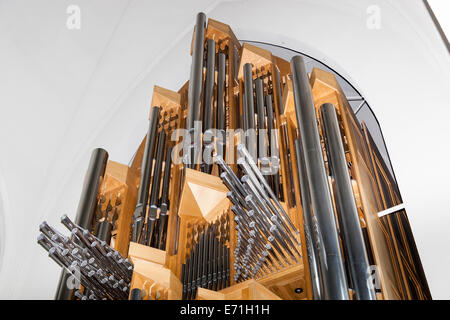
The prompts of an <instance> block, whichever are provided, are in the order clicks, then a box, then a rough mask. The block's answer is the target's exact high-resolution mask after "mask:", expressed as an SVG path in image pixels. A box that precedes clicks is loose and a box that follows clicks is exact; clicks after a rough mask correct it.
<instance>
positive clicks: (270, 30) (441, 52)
mask: <svg viewBox="0 0 450 320" xmlns="http://www.w3.org/2000/svg"><path fill="white" fill-rule="evenodd" d="M75 2H76V4H77V5H78V6H79V7H80V9H81V29H80V30H68V29H67V28H66V19H67V17H68V15H67V13H66V9H67V7H68V6H69V5H71V4H74V1H66V0H63V1H57V2H55V1H48V2H44V1H40V2H39V3H38V2H36V3H35V2H32V3H30V2H27V3H24V2H19V1H3V2H0V39H2V41H0V70H2V73H0V106H1V110H2V117H0V146H1V149H0V150H1V156H0V172H2V173H3V179H2V183H3V185H4V189H3V188H2V189H0V190H1V191H3V190H5V191H4V192H7V194H8V206H4V210H5V212H4V214H5V217H4V218H5V219H4V221H5V223H6V226H5V228H6V233H5V234H4V235H2V236H4V237H2V238H0V239H1V240H2V241H4V243H5V247H4V254H3V257H2V260H3V263H2V265H1V269H0V298H4V299H9V298H15V299H22V298H34V299H51V298H53V295H54V292H55V288H56V283H57V280H58V277H59V272H58V267H57V266H56V264H54V263H53V262H52V261H51V260H50V259H49V258H48V257H47V256H46V253H45V252H44V251H43V250H42V249H41V248H40V247H39V246H38V245H37V244H36V237H37V235H38V225H39V223H40V222H41V221H42V220H48V221H49V223H51V224H54V225H59V217H60V216H61V215H62V214H63V213H67V214H69V215H70V216H73V214H74V212H75V209H76V206H77V202H78V198H79V193H80V190H81V185H82V180H83V175H84V172H85V169H86V167H87V163H88V159H89V155H90V152H91V150H92V149H93V148H95V147H103V148H105V149H106V150H108V152H109V154H110V158H111V159H113V160H116V161H120V162H123V163H128V161H129V159H130V158H131V156H132V155H133V153H134V151H135V150H136V148H137V146H138V144H139V142H140V140H141V139H142V137H143V135H144V134H145V132H146V129H147V117H148V112H149V103H150V100H151V96H152V88H153V85H155V84H158V85H160V86H163V87H167V88H169V89H173V90H176V89H178V88H179V87H180V86H181V85H182V84H183V83H184V82H185V81H186V80H187V79H188V77H189V68H190V56H189V46H190V40H191V35H192V28H193V25H194V19H195V15H196V13H197V12H199V11H204V12H205V13H206V14H207V15H208V17H211V18H214V19H217V20H220V21H223V22H225V23H228V24H229V25H230V26H231V27H232V28H233V30H234V31H235V33H236V35H237V37H238V38H239V39H251V40H256V41H264V42H268V43H273V44H277V45H283V46H285V47H288V48H292V49H294V50H298V51H301V52H305V53H307V54H309V55H312V56H314V57H315V58H317V59H320V60H322V61H323V62H325V63H326V64H328V65H330V66H331V67H333V68H334V69H336V70H337V71H338V72H339V73H341V74H342V75H344V76H345V77H346V78H347V79H348V80H350V81H351V82H352V83H353V84H354V85H356V86H357V88H358V90H360V91H361V93H363V94H364V96H365V97H366V98H367V99H368V100H369V101H370V104H371V107H372V109H373V110H374V111H375V113H376V116H377V118H378V120H379V121H380V124H381V128H382V130H383V134H384V137H385V139H386V144H387V148H388V151H389V153H390V156H391V160H392V164H393V167H394V170H395V173H396V176H397V179H398V181H399V185H400V191H401V193H402V195H403V198H404V199H405V202H406V207H407V212H408V214H409V217H410V221H411V224H412V228H413V231H414V235H415V238H416V242H417V246H418V249H419V252H420V255H421V258H422V262H423V265H424V269H425V272H426V274H427V277H428V280H429V284H430V287H431V291H432V294H433V296H434V297H435V298H449V296H448V287H449V286H450V280H449V278H448V277H447V275H446V272H447V270H448V269H449V268H450V256H449V255H448V254H447V253H446V247H447V244H448V243H449V242H450V234H449V233H448V232H447V229H448V227H449V226H450V223H449V222H450V215H449V213H450V212H449V209H448V207H447V206H446V201H445V200H446V198H447V197H448V196H449V194H448V187H447V185H446V184H447V181H448V180H449V178H450V177H449V173H448V170H447V169H446V166H447V160H446V159H447V158H448V156H449V151H448V148H445V146H446V145H448V142H447V140H448V138H449V136H450V135H449V129H448V128H449V126H448V125H447V121H446V117H448V116H449V111H448V109H449V108H448V101H450V93H449V90H448V88H449V84H450V68H449V63H450V61H449V56H448V51H446V49H445V47H444V45H443V43H442V40H441V38H440V37H439V34H438V33H437V32H436V30H435V27H434V25H433V23H432V21H431V19H430V18H429V16H428V14H427V12H426V10H425V8H424V6H423V3H422V1H420V0H401V1H400V0H398V1H387V0H357V1H350V0H341V1H332V0H314V1H313V0H303V1H277V2H275V1H256V0H252V1H216V2H214V3H211V2H209V1H206V0H196V1H189V2H187V1H172V2H168V1H158V2H155V1H137V0H135V1H132V0H131V1H129V0H116V1H109V0H96V1H92V0H78V1H75ZM371 5H376V6H378V8H379V9H380V17H381V29H376V30H372V29H368V28H367V25H366V22H367V18H368V13H367V8H368V7H369V6H371ZM2 197H3V193H2ZM3 199H4V198H3Z"/></svg>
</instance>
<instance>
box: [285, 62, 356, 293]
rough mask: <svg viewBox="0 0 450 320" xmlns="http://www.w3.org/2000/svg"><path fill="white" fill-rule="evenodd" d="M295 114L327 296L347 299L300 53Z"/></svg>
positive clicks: (296, 68)
mask: <svg viewBox="0 0 450 320" xmlns="http://www.w3.org/2000/svg"><path fill="white" fill-rule="evenodd" d="M291 72H292V84H293V89H294V103H295V114H296V117H297V123H298V128H299V130H300V137H301V139H302V145H303V150H304V158H305V167H306V173H307V177H308V184H309V187H310V194H311V204H312V210H313V213H314V216H315V218H316V219H317V221H318V226H319V229H320V235H321V240H322V242H323V246H324V250H325V255H326V256H325V261H323V262H322V261H321V263H320V267H321V274H322V278H323V281H324V291H325V292H324V298H325V299H327V300H348V299H349V294H348V285H347V279H346V276H345V270H344V263H343V259H342V254H341V248H340V245H339V236H338V231H337V225H336V218H335V216H334V209H333V203H332V199H331V192H330V187H329V185H328V177H327V174H326V171H325V164H324V160H323V153H322V145H321V142H320V136H319V129H318V127H317V118H316V109H315V107H314V102H313V98H312V94H311V88H310V85H309V79H308V75H307V73H306V67H305V63H304V61H303V58H302V57H301V56H295V57H293V58H292V59H291Z"/></svg>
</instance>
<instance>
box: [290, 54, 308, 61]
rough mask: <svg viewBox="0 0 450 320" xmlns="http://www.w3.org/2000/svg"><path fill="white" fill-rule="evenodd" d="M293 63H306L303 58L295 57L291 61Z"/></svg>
mask: <svg viewBox="0 0 450 320" xmlns="http://www.w3.org/2000/svg"><path fill="white" fill-rule="evenodd" d="M291 63H305V61H304V60H303V58H302V56H299V55H297V56H293V57H292V59H291Z"/></svg>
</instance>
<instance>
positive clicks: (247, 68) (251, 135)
mask: <svg viewBox="0 0 450 320" xmlns="http://www.w3.org/2000/svg"><path fill="white" fill-rule="evenodd" d="M243 100H244V111H245V113H244V116H245V119H244V122H245V123H246V124H247V125H246V127H244V131H245V135H246V146H247V147H248V150H249V152H250V154H251V156H252V158H253V159H254V161H256V159H257V153H256V151H257V145H256V134H255V104H254V100H253V76H252V65H251V63H246V64H244V99H243Z"/></svg>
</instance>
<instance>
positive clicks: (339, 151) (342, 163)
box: [320, 103, 376, 300]
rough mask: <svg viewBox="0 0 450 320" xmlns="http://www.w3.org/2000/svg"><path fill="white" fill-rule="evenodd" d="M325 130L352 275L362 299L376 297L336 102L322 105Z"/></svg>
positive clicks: (345, 246)
mask: <svg viewBox="0 0 450 320" xmlns="http://www.w3.org/2000/svg"><path fill="white" fill-rule="evenodd" d="M320 112H321V117H322V122H321V123H322V129H323V134H324V138H325V148H326V150H327V159H328V168H329V169H330V172H331V176H332V177H333V180H334V191H335V192H334V195H335V199H336V207H337V213H338V217H339V226H340V230H341V234H342V238H343V244H344V252H345V253H346V256H347V263H348V266H349V270H350V277H351V279H352V284H353V287H354V290H355V294H356V299H358V300H376V295H375V291H374V289H373V286H372V285H371V284H370V281H368V279H369V273H368V270H369V259H368V258H367V252H366V247H365V243H364V238H363V234H362V230H361V223H360V221H359V215H358V210H357V208H356V203H355V198H354V195H353V189H352V184H351V181H350V175H349V173H348V166H347V160H346V158H345V153H344V145H343V143H342V137H341V132H340V129H339V122H338V118H337V115H336V109H335V107H334V105H332V104H330V103H325V104H323V105H322V106H321V107H320Z"/></svg>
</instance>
